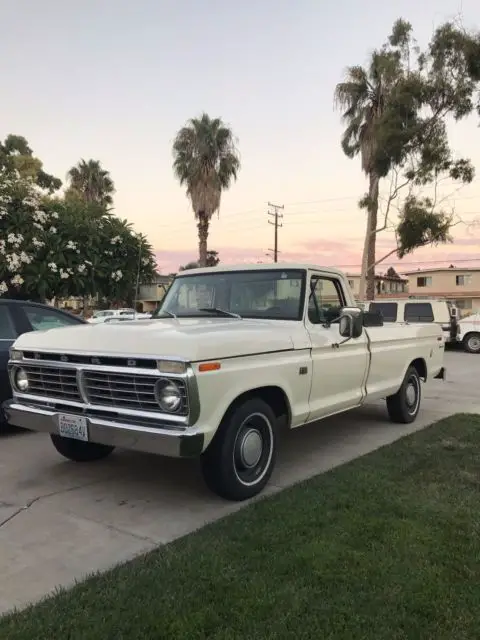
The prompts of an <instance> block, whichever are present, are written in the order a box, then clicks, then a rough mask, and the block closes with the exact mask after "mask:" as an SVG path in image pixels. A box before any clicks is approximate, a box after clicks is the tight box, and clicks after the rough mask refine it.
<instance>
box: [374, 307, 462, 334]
mask: <svg viewBox="0 0 480 640" xmlns="http://www.w3.org/2000/svg"><path fill="white" fill-rule="evenodd" d="M365 310H366V311H374V312H377V313H381V314H382V317H383V321H384V322H398V323H401V324H403V323H408V324H416V323H419V322H421V323H424V322H434V323H435V324H438V325H440V326H441V327H442V331H443V336H444V338H445V342H457V340H458V337H457V336H458V331H459V328H458V316H459V314H458V309H457V307H455V306H454V305H452V304H451V303H450V302H449V301H448V300H424V299H415V298H391V299H384V298H382V300H373V301H371V302H366V303H365Z"/></svg>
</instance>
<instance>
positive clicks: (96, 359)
mask: <svg viewBox="0 0 480 640" xmlns="http://www.w3.org/2000/svg"><path fill="white" fill-rule="evenodd" d="M92 364H100V358H92Z"/></svg>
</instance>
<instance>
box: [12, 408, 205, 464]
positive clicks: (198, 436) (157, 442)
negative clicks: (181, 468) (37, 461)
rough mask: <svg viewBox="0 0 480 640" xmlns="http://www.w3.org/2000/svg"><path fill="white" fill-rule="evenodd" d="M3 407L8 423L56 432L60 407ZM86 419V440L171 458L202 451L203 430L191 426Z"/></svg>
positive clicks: (192, 454)
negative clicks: (168, 426) (157, 426)
mask: <svg viewBox="0 0 480 640" xmlns="http://www.w3.org/2000/svg"><path fill="white" fill-rule="evenodd" d="M3 409H4V412H5V415H6V417H7V421H8V423H9V424H11V425H12V426H16V427H23V428H25V429H30V430H31V431H39V432H43V433H58V416H59V414H60V413H62V412H60V411H56V410H54V409H52V410H50V409H48V408H39V407H37V406H35V407H34V406H29V405H28V404H24V403H22V402H19V401H18V400H15V399H14V400H7V401H6V402H5V403H4V405H3ZM64 413H68V411H65V412H64ZM87 423H88V436H89V441H90V442H97V443H99V444H106V445H110V446H112V447H119V448H121V449H132V450H134V451H142V452H145V453H155V454H158V455H162V456H168V457H171V458H192V457H197V456H199V455H200V454H201V453H202V451H203V448H204V443H205V434H204V433H203V432H200V431H199V430H198V429H197V428H195V427H187V428H185V429H183V430H170V429H162V428H161V427H159V428H156V427H147V426H143V425H142V426H140V425H132V424H127V423H123V422H114V421H111V420H107V419H104V418H98V417H87Z"/></svg>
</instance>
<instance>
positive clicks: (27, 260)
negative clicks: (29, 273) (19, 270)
mask: <svg viewBox="0 0 480 640" xmlns="http://www.w3.org/2000/svg"><path fill="white" fill-rule="evenodd" d="M20 261H21V262H24V263H25V264H30V263H31V261H32V257H31V256H29V255H28V254H27V253H25V251H22V253H21V254H20Z"/></svg>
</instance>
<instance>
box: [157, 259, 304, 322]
mask: <svg viewBox="0 0 480 640" xmlns="http://www.w3.org/2000/svg"><path fill="white" fill-rule="evenodd" d="M305 278H306V272H305V271H303V270H301V269H268V270H251V271H225V272H216V273H203V274H198V275H188V276H179V277H177V278H176V279H175V280H174V281H173V283H172V285H171V287H170V289H169V290H168V293H167V295H166V296H165V299H164V301H163V303H162V305H161V306H160V308H159V309H158V310H157V311H156V312H155V313H154V314H153V316H152V317H154V318H159V317H160V318H162V317H165V316H170V317H171V316H176V317H179V318H180V317H200V316H208V317H214V316H215V315H218V317H228V315H227V313H226V312H228V313H229V314H232V317H233V314H236V315H239V316H241V317H242V318H268V319H275V320H301V319H302V317H303V308H304V300H305Z"/></svg>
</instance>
